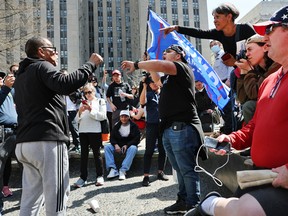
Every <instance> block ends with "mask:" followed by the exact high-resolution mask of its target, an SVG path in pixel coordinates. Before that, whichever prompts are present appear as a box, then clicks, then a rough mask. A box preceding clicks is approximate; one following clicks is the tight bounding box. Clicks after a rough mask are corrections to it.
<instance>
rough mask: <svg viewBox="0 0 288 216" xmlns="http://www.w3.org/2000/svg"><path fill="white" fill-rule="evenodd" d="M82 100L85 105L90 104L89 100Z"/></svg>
mask: <svg viewBox="0 0 288 216" xmlns="http://www.w3.org/2000/svg"><path fill="white" fill-rule="evenodd" d="M81 102H82V104H84V105H89V104H88V102H87V100H82V101H81Z"/></svg>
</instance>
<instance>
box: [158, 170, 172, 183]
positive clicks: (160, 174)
mask: <svg viewBox="0 0 288 216" xmlns="http://www.w3.org/2000/svg"><path fill="white" fill-rule="evenodd" d="M158 179H159V180H162V181H168V180H169V178H168V177H167V176H166V175H165V173H164V172H163V171H162V172H160V173H158Z"/></svg>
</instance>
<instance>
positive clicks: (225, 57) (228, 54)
mask: <svg viewBox="0 0 288 216" xmlns="http://www.w3.org/2000/svg"><path fill="white" fill-rule="evenodd" d="M230 58H231V54H230V53H227V52H226V53H224V55H223V56H222V57H221V59H222V61H226V60H228V59H230Z"/></svg>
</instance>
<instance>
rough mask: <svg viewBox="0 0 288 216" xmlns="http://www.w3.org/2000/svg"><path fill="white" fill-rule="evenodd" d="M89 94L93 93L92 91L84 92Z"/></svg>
mask: <svg viewBox="0 0 288 216" xmlns="http://www.w3.org/2000/svg"><path fill="white" fill-rule="evenodd" d="M87 94H89V95H90V94H92V91H87V92H84V95H87Z"/></svg>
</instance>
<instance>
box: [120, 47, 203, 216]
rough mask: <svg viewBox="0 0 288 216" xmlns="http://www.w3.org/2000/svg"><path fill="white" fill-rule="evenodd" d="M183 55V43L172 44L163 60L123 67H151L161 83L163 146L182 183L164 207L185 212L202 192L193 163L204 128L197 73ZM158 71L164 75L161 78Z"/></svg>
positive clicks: (166, 210) (196, 201) (155, 77)
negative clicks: (197, 97)
mask: <svg viewBox="0 0 288 216" xmlns="http://www.w3.org/2000/svg"><path fill="white" fill-rule="evenodd" d="M184 57H185V52H184V50H183V49H182V47H180V46H178V45H171V46H169V47H168V48H167V49H166V50H165V51H164V53H163V59H164V60H150V61H140V62H138V61H136V62H131V61H123V62H122V69H129V70H130V71H134V70H135V69H144V70H147V71H149V72H150V73H151V76H152V79H153V80H154V82H155V83H157V84H158V85H160V86H162V89H161V97H160V100H159V116H160V126H161V129H162V130H161V131H162V134H163V135H162V139H163V146H164V148H165V151H166V153H167V156H168V158H169V161H170V163H171V165H172V167H173V169H175V170H176V171H177V178H178V184H179V192H178V200H177V202H176V203H175V204H173V205H172V206H169V207H167V208H165V209H164V211H165V213H166V214H178V213H180V214H181V213H182V214H183V213H185V212H186V211H187V210H189V209H191V208H193V207H194V206H195V205H196V204H197V203H198V202H199V195H200V184H199V176H198V173H196V172H195V171H194V167H195V155H196V154H197V151H198V149H199V146H200V145H201V144H202V140H203V131H202V128H201V123H200V120H199V117H198V115H197V110H196V103H195V80H194V74H193V73H192V70H191V68H190V67H189V66H188V64H187V62H186V59H185V58H184ZM158 71H161V72H163V73H165V76H164V77H162V78H160V76H159V74H158V73H157V72H158Z"/></svg>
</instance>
